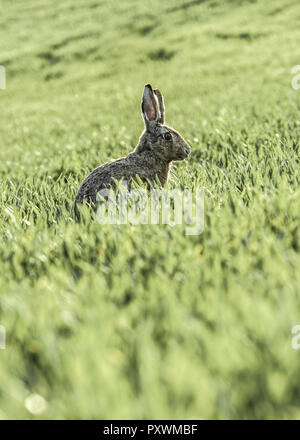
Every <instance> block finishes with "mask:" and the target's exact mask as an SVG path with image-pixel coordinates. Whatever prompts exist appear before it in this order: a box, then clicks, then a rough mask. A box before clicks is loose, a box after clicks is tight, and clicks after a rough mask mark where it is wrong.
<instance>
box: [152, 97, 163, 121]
mask: <svg viewBox="0 0 300 440" xmlns="http://www.w3.org/2000/svg"><path fill="white" fill-rule="evenodd" d="M153 91H154V93H155V95H156V97H157V99H158V104H159V113H160V116H159V118H158V122H160V123H161V124H164V123H165V104H164V98H163V95H162V94H161V93H160V91H159V90H158V89H154V90H153Z"/></svg>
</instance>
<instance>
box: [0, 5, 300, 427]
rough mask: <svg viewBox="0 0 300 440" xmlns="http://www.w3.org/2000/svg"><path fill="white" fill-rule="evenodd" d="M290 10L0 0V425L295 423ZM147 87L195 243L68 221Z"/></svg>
mask: <svg viewBox="0 0 300 440" xmlns="http://www.w3.org/2000/svg"><path fill="white" fill-rule="evenodd" d="M299 39H300V7H299V2H298V0H274V1H271V0H267V1H262V0H261V1H242V0H232V1H223V0H213V1H200V0H199V1H189V0H182V1H164V2H162V1H160V0H153V1H152V2H151V5H150V4H149V2H143V1H134V0H126V1H122V2H117V1H97V0H76V1H75V2H74V1H71V0H64V1H63V2H59V1H58V0H49V1H42V0H26V1H25V0H17V1H14V2H12V1H10V0H1V16H0V42H1V43H0V65H3V66H5V68H6V82H7V88H6V90H0V115H1V123H0V199H1V210H0V237H1V238H0V240H1V242H0V243H1V245H0V268H1V271H0V324H1V325H3V326H4V327H5V329H6V349H5V350H0V378H1V380H0V418H1V419H4V418H9V419H14V418H18V419H19V418H55V419H70V418H89V419H90V418H104V419H112V418H113V419H116V418H129V419H131V418H137V419H140V418H146V419H151V418H158V419H163V418H184V419H187V418H190V419H192V418H197V419H198V418H226V419H227V418H229V419H232V418H242V419H248V418H300V407H299V402H300V388H299V383H300V369H299V362H300V352H299V351H297V350H293V349H292V346H291V340H292V334H291V328H292V327H293V326H294V325H296V324H300V270H299V267H300V228H299V226H300V188H299V180H300V178H299V177H300V174H299V136H300V117H299V116H300V114H299V111H300V90H299V91H297V90H294V89H293V88H292V86H291V81H292V77H293V75H292V74H291V68H292V67H293V66H295V65H297V64H300V53H299ZM147 82H151V83H152V84H153V86H155V87H159V88H160V89H161V90H162V91H163V92H164V95H165V103H166V119H167V122H168V123H169V124H170V125H171V126H173V127H174V128H176V129H177V130H178V131H179V132H180V133H181V134H182V135H183V136H184V137H185V138H186V140H187V141H188V142H189V143H190V144H191V146H192V153H191V155H190V157H189V159H188V160H187V161H185V162H178V163H176V166H175V167H174V173H173V177H172V179H171V180H170V182H169V186H170V187H171V188H175V187H176V188H181V189H183V188H191V189H193V190H195V189H197V188H200V189H204V190H205V228H204V232H203V233H202V234H201V235H198V236H187V235H185V233H184V229H183V228H182V227H181V226H176V227H173V228H171V227H170V226H167V225H163V226H155V225H136V226H133V225H124V226H120V227H113V226H111V225H99V224H98V223H97V222H95V221H93V220H91V219H88V218H87V217H86V218H85V219H83V220H82V221H81V222H76V221H75V220H74V216H73V214H72V204H73V200H74V197H75V195H76V191H77V189H78V187H79V185H80V183H81V181H82V179H83V178H84V177H85V176H86V175H87V174H88V173H89V172H90V171H91V170H92V169H93V168H94V167H95V166H97V165H99V164H101V163H104V162H105V161H107V160H109V159H111V158H116V157H119V156H121V155H125V154H127V153H129V152H130V151H131V150H132V149H133V148H134V146H135V145H136V143H137V141H138V138H139V135H140V133H141V131H142V128H143V123H142V119H141V116H140V108H139V105H140V98H141V93H142V90H143V86H144V84H145V83H147Z"/></svg>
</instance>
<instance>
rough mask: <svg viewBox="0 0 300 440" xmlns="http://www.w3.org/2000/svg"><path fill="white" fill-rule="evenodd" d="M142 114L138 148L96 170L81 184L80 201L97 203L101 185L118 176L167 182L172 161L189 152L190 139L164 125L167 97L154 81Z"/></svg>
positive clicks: (106, 185)
mask: <svg viewBox="0 0 300 440" xmlns="http://www.w3.org/2000/svg"><path fill="white" fill-rule="evenodd" d="M142 115H143V118H144V122H145V130H144V131H143V133H142V135H141V137H140V139H139V143H138V145H137V146H136V148H135V150H134V151H133V152H132V153H129V154H128V156H126V157H122V158H120V159H116V160H113V161H110V162H107V163H105V164H104V165H101V166H99V167H98V168H96V169H95V170H94V171H92V172H91V174H90V175H89V176H88V177H86V179H85V180H84V181H83V183H82V185H81V187H80V188H79V191H78V193H77V196H76V201H77V202H83V201H84V200H87V201H89V202H92V203H95V202H96V194H97V193H98V192H99V191H100V190H101V189H104V188H109V187H111V186H113V185H114V180H117V181H119V180H121V179H123V180H124V181H127V182H130V181H131V180H136V179H137V177H136V176H138V177H139V178H140V179H141V180H142V181H143V182H148V183H149V182H155V181H156V180H157V178H158V179H159V181H160V183H161V184H162V185H165V183H166V182H167V180H168V173H169V168H170V164H171V162H172V161H175V160H183V159H185V158H186V157H187V156H188V155H189V153H190V151H191V147H190V146H189V145H188V143H187V142H186V141H185V140H184V139H183V138H182V136H181V135H180V134H179V133H178V132H177V131H176V130H174V129H173V128H171V127H168V126H167V125H164V115H165V110H164V101H163V97H162V95H161V93H160V91H159V90H157V89H155V90H154V91H153V90H152V87H151V85H150V84H147V85H146V86H145V88H144V92H143V97H142ZM166 133H168V134H167V135H166ZM165 136H166V137H165Z"/></svg>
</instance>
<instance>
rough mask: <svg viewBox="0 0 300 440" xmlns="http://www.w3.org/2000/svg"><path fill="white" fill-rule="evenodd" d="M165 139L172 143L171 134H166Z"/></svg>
mask: <svg viewBox="0 0 300 440" xmlns="http://www.w3.org/2000/svg"><path fill="white" fill-rule="evenodd" d="M164 138H165V139H166V141H170V140H171V139H172V135H171V133H169V132H167V133H165V134H164Z"/></svg>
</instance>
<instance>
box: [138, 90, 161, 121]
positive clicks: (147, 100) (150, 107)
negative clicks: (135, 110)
mask: <svg viewBox="0 0 300 440" xmlns="http://www.w3.org/2000/svg"><path fill="white" fill-rule="evenodd" d="M142 115H143V118H144V121H145V125H146V127H147V128H149V126H150V125H151V122H157V121H158V118H159V111H158V102H157V99H156V96H155V95H154V93H153V90H152V87H151V85H150V84H147V85H145V87H144V92H143V97H142Z"/></svg>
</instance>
